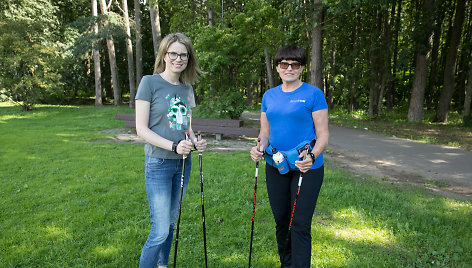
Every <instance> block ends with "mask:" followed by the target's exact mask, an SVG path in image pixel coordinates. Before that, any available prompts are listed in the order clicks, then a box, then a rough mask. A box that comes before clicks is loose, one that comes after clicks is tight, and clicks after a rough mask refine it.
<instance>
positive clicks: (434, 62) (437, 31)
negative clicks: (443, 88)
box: [426, 14, 444, 110]
mask: <svg viewBox="0 0 472 268" xmlns="http://www.w3.org/2000/svg"><path fill="white" fill-rule="evenodd" d="M442 15H444V14H442ZM442 22H443V16H437V17H436V24H435V25H434V30H433V47H432V48H431V62H430V66H431V68H430V72H429V79H428V86H427V88H426V92H427V99H426V107H427V109H428V110H429V109H433V107H434V103H435V100H434V91H435V88H436V78H437V73H438V65H439V57H438V55H439V45H440V42H441V27H442Z"/></svg>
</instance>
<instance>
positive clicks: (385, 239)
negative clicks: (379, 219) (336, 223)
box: [328, 227, 395, 245]
mask: <svg viewBox="0 0 472 268" xmlns="http://www.w3.org/2000/svg"><path fill="white" fill-rule="evenodd" d="M329 229H331V230H330V231H331V232H333V233H334V234H335V235H336V237H341V238H343V239H345V240H347V241H353V242H366V243H369V244H371V243H376V244H380V245H391V244H393V240H395V237H394V236H393V235H392V233H390V232H389V231H386V230H380V229H374V228H368V227H361V228H351V227H348V228H339V227H332V228H328V230H329Z"/></svg>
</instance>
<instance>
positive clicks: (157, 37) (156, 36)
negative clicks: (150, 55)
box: [149, 0, 161, 57]
mask: <svg viewBox="0 0 472 268" xmlns="http://www.w3.org/2000/svg"><path fill="white" fill-rule="evenodd" d="M149 11H150V14H151V29H152V44H153V46H154V57H155V56H157V51H159V44H160V43H161V23H160V20H159V1H158V0H154V1H151V3H150V7H149Z"/></svg>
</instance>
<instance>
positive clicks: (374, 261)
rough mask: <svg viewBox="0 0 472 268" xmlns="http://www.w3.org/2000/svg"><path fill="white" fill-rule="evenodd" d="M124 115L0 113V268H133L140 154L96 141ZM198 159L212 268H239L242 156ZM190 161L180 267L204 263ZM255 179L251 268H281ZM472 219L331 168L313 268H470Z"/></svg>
mask: <svg viewBox="0 0 472 268" xmlns="http://www.w3.org/2000/svg"><path fill="white" fill-rule="evenodd" d="M123 112H131V110H130V109H129V108H127V107H112V106H107V107H101V108H95V107H93V106H38V107H37V108H36V109H35V110H33V111H31V112H22V111H20V109H19V108H16V107H13V106H11V105H9V104H5V103H3V104H0V140H1V145H0V182H1V189H0V197H1V199H0V200H1V201H0V211H1V220H0V228H1V230H2V235H1V236H0V267H137V265H138V261H139V255H140V251H141V248H142V245H143V243H144V241H145V240H146V237H147V235H148V231H149V215H148V206H147V198H146V193H145V187H144V178H143V160H144V159H143V158H144V155H143V146H142V145H137V144H133V143H115V142H110V141H109V138H110V136H107V135H106V134H103V132H100V130H106V129H113V128H120V127H122V124H123V122H119V121H117V120H114V114H115V113H123ZM203 157H204V162H203V165H204V167H203V172H204V180H205V212H206V225H207V226H206V227H207V242H208V261H209V267H247V261H248V253H249V237H250V231H251V230H250V228H251V216H252V198H253V187H254V168H255V165H254V163H253V162H252V161H251V160H250V158H249V156H248V153H247V152H231V153H229V152H228V153H222V152H212V151H208V152H206V153H204V156H203ZM192 160H193V166H192V175H191V181H190V185H189V188H188V191H187V195H186V198H185V200H184V203H183V211H182V220H181V226H180V242H179V255H178V267H203V263H204V261H203V242H202V241H203V238H202V229H201V223H202V220H201V210H200V185H199V170H198V155H197V154H193V156H192ZM260 169H261V170H263V169H264V163H261V166H260ZM259 174H260V178H259V187H258V192H257V206H256V220H255V233H254V245H253V256H252V263H253V267H278V265H279V264H278V261H277V259H278V257H277V253H276V247H275V234H274V231H275V230H274V223H273V218H272V215H271V211H270V206H269V203H268V199H267V192H266V189H265V180H264V172H260V173H259ZM302 187H303V186H302ZM471 218H472V203H471V202H470V201H460V200H453V199H447V198H443V197H439V196H435V195H429V194H427V193H425V192H424V190H422V189H420V188H414V187H412V188H408V189H405V187H398V186H395V185H390V184H388V183H385V181H384V179H381V178H378V179H377V178H373V179H362V178H360V177H357V176H355V174H350V173H348V172H345V171H343V170H338V169H332V168H330V167H329V166H328V167H326V173H325V181H324V184H323V188H322V191H321V194H320V197H319V201H318V206H317V208H316V211H315V216H314V219H313V223H312V237H313V242H312V248H313V255H312V265H313V266H314V267H436V266H437V267H470V266H472V232H471V231H470V230H472V220H471ZM171 252H173V250H172V251H171ZM172 254H173V253H171V258H170V260H171V261H172V259H173V257H172Z"/></svg>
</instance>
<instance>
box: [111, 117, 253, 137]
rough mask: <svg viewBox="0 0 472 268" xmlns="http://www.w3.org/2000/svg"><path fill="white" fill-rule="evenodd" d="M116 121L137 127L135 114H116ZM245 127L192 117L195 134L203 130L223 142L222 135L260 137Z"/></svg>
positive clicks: (235, 122)
mask: <svg viewBox="0 0 472 268" xmlns="http://www.w3.org/2000/svg"><path fill="white" fill-rule="evenodd" d="M115 119H117V120H124V124H125V126H126V127H130V128H135V127H136V120H135V115H134V114H116V115H115ZM243 125H244V122H243V120H236V119H221V118H198V117H192V129H193V130H194V131H195V132H196V131H197V130H201V131H202V132H203V133H212V134H215V137H216V139H217V140H221V138H222V135H237V136H246V137H257V136H258V135H259V130H258V129H255V128H245V127H243Z"/></svg>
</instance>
